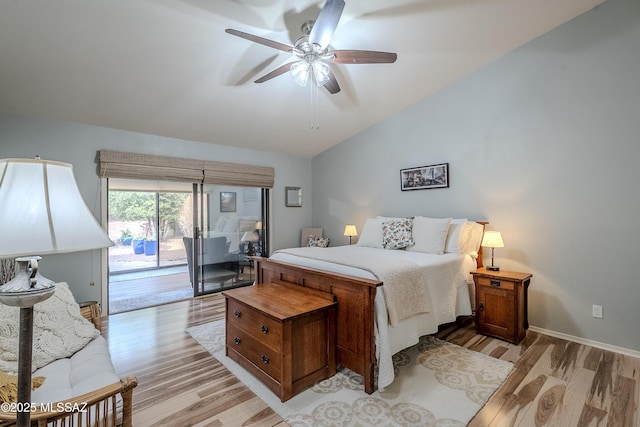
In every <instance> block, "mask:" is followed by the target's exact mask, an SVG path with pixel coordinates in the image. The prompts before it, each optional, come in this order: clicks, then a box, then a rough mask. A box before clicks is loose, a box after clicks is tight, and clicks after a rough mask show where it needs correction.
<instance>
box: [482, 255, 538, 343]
mask: <svg viewBox="0 0 640 427" xmlns="http://www.w3.org/2000/svg"><path fill="white" fill-rule="evenodd" d="M471 274H472V275H473V281H474V284H475V287H476V329H477V331H478V333H480V334H484V335H491V336H493V337H496V338H500V339H503V340H505V341H509V342H510V343H513V344H518V343H519V342H520V341H522V340H523V339H524V337H525V336H526V334H527V329H529V311H528V307H527V306H528V296H527V293H528V289H529V284H530V282H531V277H532V275H531V274H528V273H519V272H515V271H490V270H487V269H485V268H480V269H478V270H477V271H474V272H472V273H471Z"/></svg>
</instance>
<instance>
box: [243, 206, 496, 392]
mask: <svg viewBox="0 0 640 427" xmlns="http://www.w3.org/2000/svg"><path fill="white" fill-rule="evenodd" d="M485 224H486V223H481V222H473V221H467V220H466V219H452V218H427V217H407V218H392V217H377V218H369V219H367V220H366V222H365V225H364V227H363V230H362V233H361V235H360V239H359V241H358V243H357V244H356V245H349V246H338V247H333V248H317V247H315V248H314V247H312V248H290V249H283V250H278V251H275V252H274V253H273V254H272V256H271V257H270V258H260V257H257V258H255V259H254V263H255V269H256V283H269V282H271V281H272V280H283V281H287V282H291V283H296V284H298V285H301V286H306V287H309V288H313V289H318V290H321V291H324V292H329V293H331V294H333V295H335V296H336V299H337V301H338V316H337V317H338V325H337V331H338V332H337V335H338V336H337V340H336V341H337V357H338V363H339V364H340V365H342V366H345V367H347V368H349V369H351V370H353V371H354V372H357V373H359V374H361V375H362V376H363V377H364V383H365V384H364V385H365V391H366V392H367V393H372V392H373V391H374V390H376V388H379V389H384V388H385V387H387V386H388V385H390V384H391V383H392V382H393V379H394V372H393V364H392V359H391V358H392V355H393V354H395V353H396V352H398V351H400V350H402V349H404V348H407V347H410V346H412V345H414V344H416V343H417V342H418V339H419V338H420V336H423V335H426V334H432V333H435V332H437V330H438V326H439V325H442V324H446V323H450V322H453V321H455V320H456V318H457V317H458V316H464V315H471V314H472V312H473V301H474V296H473V293H472V292H473V286H472V284H473V279H472V277H471V274H470V272H471V271H474V270H475V269H476V268H478V267H481V266H482V249H481V247H480V241H481V239H482V233H483V231H484V225H485ZM376 374H377V375H376ZM376 380H377V381H376Z"/></svg>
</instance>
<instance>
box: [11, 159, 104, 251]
mask: <svg viewBox="0 0 640 427" xmlns="http://www.w3.org/2000/svg"><path fill="white" fill-rule="evenodd" d="M0 201H1V202H2V206H0V258H8V257H19V256H25V255H46V254H56V253H65V252H77V251H85V250H90V249H98V248H106V247H109V246H112V245H113V242H112V241H111V240H110V239H109V236H107V234H106V233H105V232H104V230H103V229H102V228H101V227H100V225H99V224H98V222H97V221H96V219H95V218H94V216H93V214H92V213H91V211H89V208H88V207H87V205H86V204H85V203H84V200H83V199H82V196H81V195H80V191H79V190H78V186H77V184H76V181H75V178H74V176H73V169H72V166H71V165H70V164H68V163H61V162H55V161H50V160H40V159H2V160H0Z"/></svg>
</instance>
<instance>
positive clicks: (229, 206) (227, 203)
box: [220, 191, 236, 212]
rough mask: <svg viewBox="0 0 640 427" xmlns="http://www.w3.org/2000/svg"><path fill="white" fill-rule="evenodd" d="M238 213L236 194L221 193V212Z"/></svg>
mask: <svg viewBox="0 0 640 427" xmlns="http://www.w3.org/2000/svg"><path fill="white" fill-rule="evenodd" d="M235 211H236V193H234V192H233V191H221V192H220V212H235Z"/></svg>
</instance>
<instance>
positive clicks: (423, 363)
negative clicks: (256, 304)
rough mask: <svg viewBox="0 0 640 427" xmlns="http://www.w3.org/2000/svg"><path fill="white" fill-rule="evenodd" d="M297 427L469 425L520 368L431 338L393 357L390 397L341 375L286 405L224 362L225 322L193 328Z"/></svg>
mask: <svg viewBox="0 0 640 427" xmlns="http://www.w3.org/2000/svg"><path fill="white" fill-rule="evenodd" d="M187 333H189V334H190V335H191V336H192V337H193V338H194V339H195V340H196V341H198V343H200V345H202V346H203V347H204V348H205V349H207V351H209V353H211V354H212V355H213V357H215V358H216V359H217V360H219V361H220V362H221V363H222V364H223V365H224V366H225V367H226V368H227V369H229V371H231V372H232V373H233V374H234V375H235V376H236V377H238V379H239V380H240V381H242V382H243V383H244V384H245V385H246V386H247V387H248V388H249V389H250V390H252V391H253V392H254V393H255V394H256V395H257V396H258V397H260V398H261V399H262V400H263V401H264V402H265V403H266V404H267V405H268V406H269V407H270V408H272V409H273V410H274V411H275V412H276V413H277V414H278V415H280V416H281V417H282V418H283V419H284V420H285V421H286V422H287V424H289V425H290V426H305V427H307V426H345V427H346V426H436V425H438V426H465V425H467V423H468V422H469V421H470V420H471V418H473V416H474V415H475V414H476V413H477V412H478V411H479V410H480V409H481V408H482V406H484V404H485V403H486V402H487V401H488V400H489V398H490V397H491V395H492V394H493V393H494V392H495V391H496V390H497V389H498V387H500V385H501V384H502V383H503V382H504V380H505V379H506V378H507V376H508V375H509V373H510V372H511V370H512V369H513V364H511V363H509V362H505V361H502V360H498V359H495V358H493V357H490V356H486V355H484V354H481V353H478V352H475V351H471V350H468V349H465V348H463V347H460V346H457V345H454V344H450V343H447V342H446V341H442V340H439V339H437V338H434V337H431V336H425V337H422V338H421V339H420V342H419V343H418V344H416V345H414V346H413V347H410V348H408V349H406V350H403V351H401V352H399V353H397V354H396V355H394V356H393V362H394V370H395V373H396V378H395V380H394V382H393V384H391V385H390V386H389V387H387V388H386V389H385V390H384V391H383V392H380V391H376V392H374V393H373V394H371V395H368V394H366V393H365V392H364V386H363V383H362V377H361V376H360V375H358V374H355V373H354V372H352V371H350V370H348V369H345V368H342V369H340V370H339V371H338V373H337V374H336V375H335V376H333V377H332V378H329V379H328V380H325V381H322V382H320V383H318V384H316V385H315V386H314V387H312V388H309V389H307V390H305V391H304V392H302V393H300V394H298V395H296V396H294V397H293V398H291V399H290V400H288V401H286V402H284V403H283V402H280V399H279V398H278V397H276V395H275V394H273V393H272V392H271V391H270V390H269V389H268V388H267V387H265V386H264V385H263V384H262V383H261V382H260V381H258V380H257V379H256V378H255V377H254V376H253V375H251V374H250V373H248V372H247V371H246V370H244V368H242V367H241V366H239V365H238V364H237V363H235V362H234V361H233V360H231V359H230V358H228V357H227V356H225V350H224V346H225V337H224V334H225V327H224V320H219V321H215V322H212V323H207V324H204V325H200V326H195V327H192V328H189V329H187Z"/></svg>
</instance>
